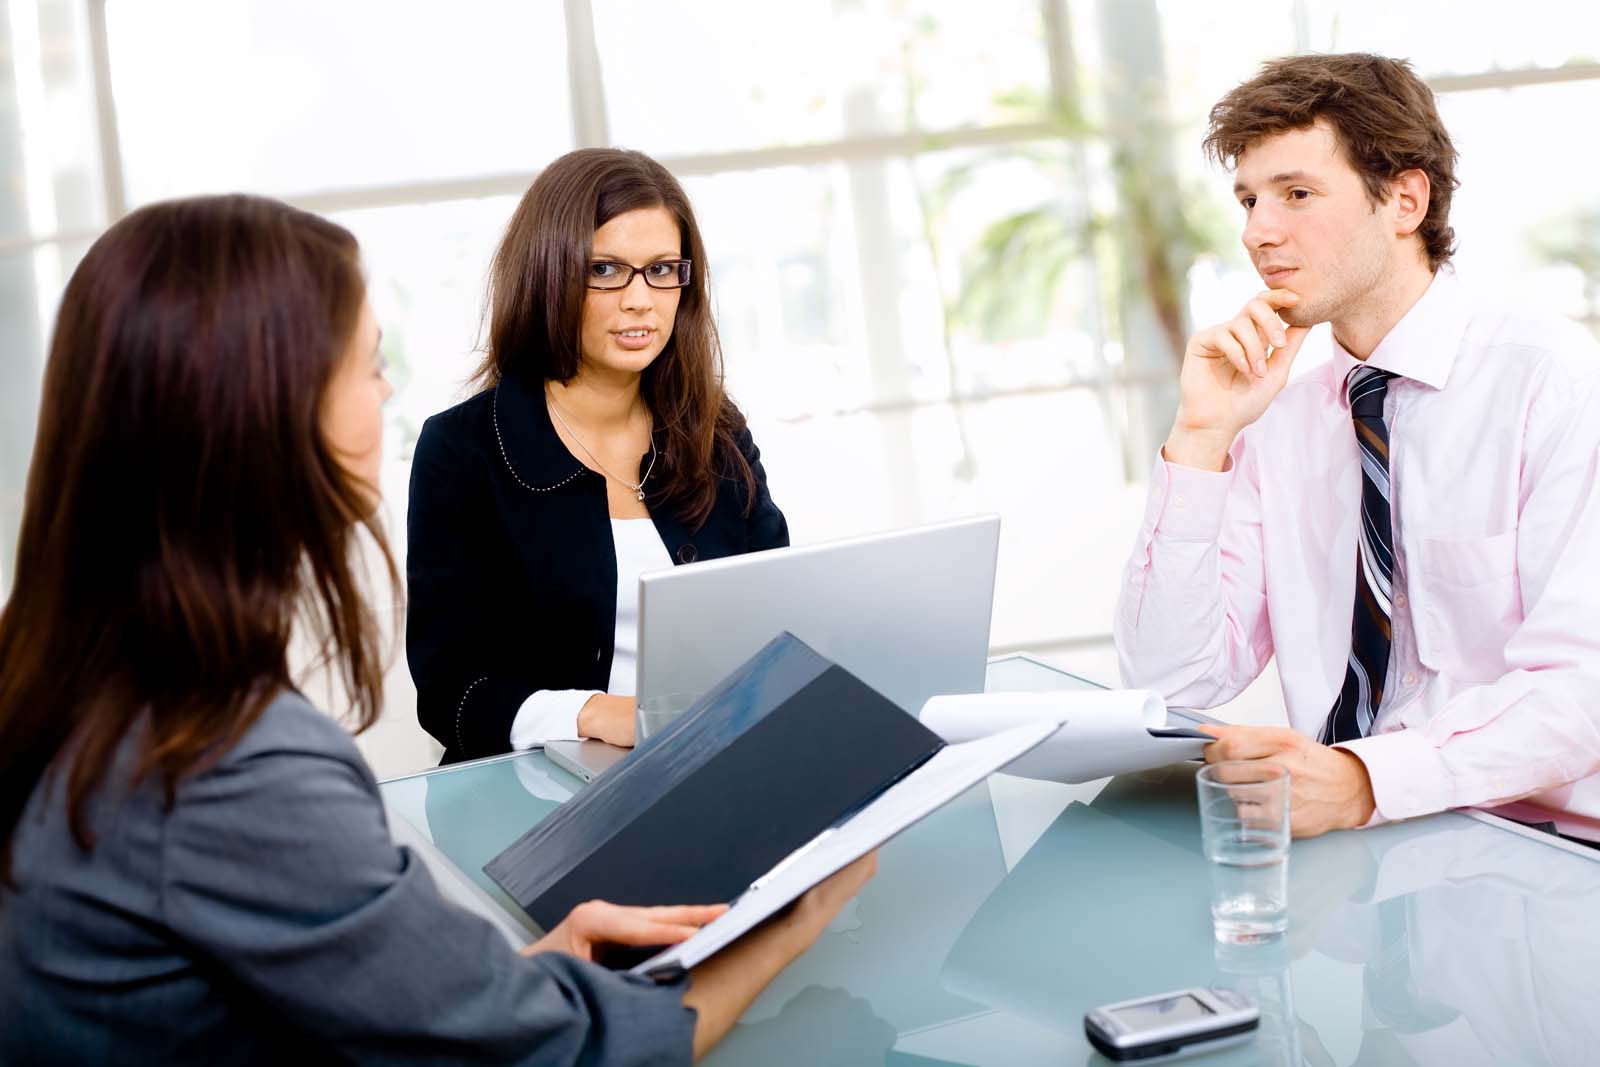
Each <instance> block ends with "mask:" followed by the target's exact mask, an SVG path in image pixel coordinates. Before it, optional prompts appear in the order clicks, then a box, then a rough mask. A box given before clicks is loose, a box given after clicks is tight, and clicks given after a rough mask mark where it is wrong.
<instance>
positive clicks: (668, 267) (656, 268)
mask: <svg viewBox="0 0 1600 1067" xmlns="http://www.w3.org/2000/svg"><path fill="white" fill-rule="evenodd" d="M676 267H677V265H676V264H674V263H652V264H650V265H649V266H648V267H646V268H645V270H646V271H648V272H649V274H650V277H652V278H670V277H671V276H672V273H673V271H674V270H675V269H676Z"/></svg>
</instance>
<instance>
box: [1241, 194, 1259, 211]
mask: <svg viewBox="0 0 1600 1067" xmlns="http://www.w3.org/2000/svg"><path fill="white" fill-rule="evenodd" d="M1239 203H1241V204H1243V205H1244V209H1245V210H1246V211H1249V210H1250V209H1251V208H1253V207H1255V206H1256V198H1255V197H1253V196H1247V197H1244V198H1242V199H1241V200H1240V201H1239Z"/></svg>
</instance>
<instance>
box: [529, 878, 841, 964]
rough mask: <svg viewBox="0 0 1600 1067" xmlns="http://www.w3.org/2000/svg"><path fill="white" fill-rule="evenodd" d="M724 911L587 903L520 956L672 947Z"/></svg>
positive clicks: (583, 955)
mask: <svg viewBox="0 0 1600 1067" xmlns="http://www.w3.org/2000/svg"><path fill="white" fill-rule="evenodd" d="M841 873H842V872H841ZM817 888H818V889H821V888H822V887H821V886H818V887H817ZM727 910H728V906H727V905H726V904H682V905H672V906H668V907H657V908H633V907H625V906H623V905H621V904H611V903H609V902H607V901H604V900H591V901H589V902H588V903H586V904H579V905H578V906H577V907H576V908H573V909H572V911H571V912H570V913H569V914H568V915H567V917H566V918H565V919H563V920H561V922H560V923H559V924H557V925H556V927H555V929H553V930H551V931H550V932H549V933H548V934H546V935H545V936H543V937H541V938H540V939H539V940H537V941H535V942H534V943H533V944H531V945H529V946H528V947H527V948H525V949H523V950H522V953H523V955H525V956H531V955H533V954H534V953H536V952H565V953H567V954H568V955H571V956H576V957H578V958H579V959H581V960H593V959H594V958H595V955H596V953H597V951H601V950H603V949H604V948H605V947H606V946H608V945H622V946H627V947H640V946H645V947H648V946H654V945H676V944H678V943H679V942H680V941H685V940H687V939H688V938H690V937H692V936H693V935H694V934H695V932H696V931H698V930H699V929H700V928H701V927H702V926H704V925H705V924H706V923H708V922H710V921H711V920H713V919H715V918H716V917H717V916H719V915H721V914H722V913H723V912H725V911H727Z"/></svg>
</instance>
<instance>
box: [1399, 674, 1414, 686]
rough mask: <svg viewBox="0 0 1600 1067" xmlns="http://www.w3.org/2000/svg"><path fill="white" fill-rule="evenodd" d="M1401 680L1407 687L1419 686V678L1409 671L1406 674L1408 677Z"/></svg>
mask: <svg viewBox="0 0 1600 1067" xmlns="http://www.w3.org/2000/svg"><path fill="white" fill-rule="evenodd" d="M1400 680H1401V681H1402V682H1404V683H1405V684H1406V685H1416V684H1417V676H1416V675H1415V674H1413V673H1411V672H1410V671H1407V672H1406V676H1405V677H1404V678H1402V679H1400Z"/></svg>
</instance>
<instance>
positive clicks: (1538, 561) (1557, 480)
mask: <svg viewBox="0 0 1600 1067" xmlns="http://www.w3.org/2000/svg"><path fill="white" fill-rule="evenodd" d="M1205 144H1206V149H1207V151H1208V152H1209V153H1210V154H1211V155H1212V156H1213V157H1214V158H1216V159H1217V160H1219V161H1220V162H1222V163H1223V164H1225V165H1228V166H1230V167H1231V168H1232V169H1233V171H1234V174H1235V176H1236V178H1237V182H1236V184H1235V186H1234V189H1235V193H1236V196H1237V198H1238V200H1239V203H1240V204H1241V205H1242V207H1243V209H1244V212H1245V227H1244V233H1243V241H1244V246H1245V248H1246V250H1247V251H1248V252H1249V254H1250V257H1251V260H1252V261H1253V262H1254V264H1255V267H1256V270H1257V272H1258V273H1259V274H1260V275H1261V278H1262V280H1263V281H1264V282H1265V283H1266V285H1267V287H1268V288H1267V290H1266V291H1265V292H1263V293H1261V294H1260V295H1258V296H1257V297H1255V298H1254V299H1252V300H1251V301H1250V302H1249V303H1247V304H1246V305H1245V307H1244V308H1243V310H1241V311H1240V312H1239V314H1238V315H1237V316H1235V317H1234V318H1233V319H1232V320H1230V321H1228V322H1225V323H1223V324H1221V325H1218V326H1212V327H1209V328H1207V329H1203V330H1200V331H1199V332H1197V333H1196V334H1195V335H1194V336H1193V337H1191V338H1190V340H1189V344H1188V348H1187V350H1186V352H1185V354H1184V360H1183V368H1182V372H1181V399H1180V401H1179V410H1178V416H1177V419H1176V420H1175V422H1174V424H1173V428H1172V433H1171V435H1170V436H1169V437H1168V438H1167V441H1166V444H1165V446H1164V447H1163V448H1162V453H1161V456H1160V457H1159V458H1158V459H1157V461H1156V464H1155V470H1154V472H1153V474H1152V477H1151V485H1150V497H1149V502H1148V506H1147V508H1146V514H1145V521H1144V524H1143V526H1142V528H1141V530H1140V532H1139V539H1138V543H1137V544H1136V546H1135V548H1134V552H1133V556H1132V558H1131V559H1130V560H1129V563H1128V568H1127V573H1126V576H1125V581H1124V586H1123V590H1122V596H1121V598H1120V602H1119V604H1118V607H1117V617H1116V626H1115V629H1116V643H1117V650H1118V653H1119V655H1120V657H1121V663H1122V673H1123V679H1124V681H1125V682H1126V683H1127V684H1129V685H1133V686H1139V687H1147V688H1151V689H1154V690H1157V691H1158V692H1161V693H1163V694H1164V695H1165V697H1166V698H1167V700H1168V702H1169V703H1171V704H1174V705H1181V706H1192V707H1213V706H1215V705H1218V704H1221V703H1224V702H1226V701H1228V700H1230V699H1232V698H1233V697H1234V696H1235V695H1237V694H1238V693H1239V692H1240V691H1241V690H1242V689H1243V688H1244V687H1245V686H1247V685H1248V684H1249V683H1250V682H1251V681H1252V680H1253V679H1255V678H1256V677H1257V675H1259V674H1260V672H1261V670H1262V669H1263V668H1264V667H1265V666H1266V664H1267V661H1268V660H1270V659H1271V658H1272V657H1274V656H1276V657H1277V663H1278V673H1279V676H1280V678H1281V680H1282V685H1283V696H1284V704H1285V706H1286V709H1287V713H1288V720H1289V723H1290V727H1289V728H1282V727H1247V726H1228V727H1221V728H1218V729H1216V730H1215V731H1214V732H1215V733H1216V734H1217V737H1218V740H1217V741H1216V743H1214V744H1212V745H1210V746H1209V747H1208V749H1207V759H1209V760H1213V761H1215V760H1224V759H1267V760H1272V761H1274V762H1279V763H1283V764H1285V765H1287V766H1288V767H1289V768H1290V771H1291V780H1292V784H1293V791H1294V797H1293V813H1292V819H1293V829H1294V832H1295V834H1296V836H1301V837H1308V836H1314V835H1316V834H1320V833H1324V832H1326V831H1328V830H1333V829H1339V828H1345V827H1357V826H1363V825H1367V824H1369V823H1371V822H1375V821H1381V820H1386V819H1403V818H1408V817H1410V816H1415V815H1422V814H1425V813H1429V812H1435V811H1441V810H1444V809H1446V808H1455V807H1469V806H1481V807H1494V808H1496V809H1497V810H1498V811H1499V812H1500V813H1501V814H1506V815H1509V816H1510V817H1513V818H1517V819H1520V820H1522V821H1525V822H1533V823H1545V824H1548V823H1554V824H1555V828H1556V829H1558V830H1559V831H1560V832H1561V833H1563V834H1566V835H1569V836H1573V837H1578V838H1582V839H1585V840H1588V841H1600V773H1597V772H1600V499H1597V493H1596V478H1597V473H1600V389H1597V386H1600V348H1597V346H1596V345H1595V343H1594V341H1593V340H1592V339H1591V338H1590V337H1589V336H1588V335H1587V334H1585V333H1584V332H1583V331H1582V330H1580V329H1579V328H1578V327H1577V326H1575V325H1573V324H1571V323H1568V322H1565V321H1563V320H1559V319H1556V318H1553V317H1541V316H1532V315H1527V314H1523V313H1517V312H1512V311H1507V310H1503V309H1498V308H1494V307H1489V306H1485V305H1484V304H1483V303H1481V302H1475V301H1472V300H1469V298H1468V297H1467V296H1466V294H1465V293H1464V292H1463V290H1462V288H1461V286H1460V284H1459V283H1458V282H1457V280H1456V278H1455V275H1454V272H1453V270H1452V268H1451V267H1450V266H1449V258H1450V255H1451V252H1452V251H1453V250H1454V233H1453V232H1452V230H1451V228H1450V224H1449V207H1450V197H1451V194H1452V192H1453V190H1454V188H1455V185H1456V181H1455V177H1454V166H1455V158H1456V153H1455V148H1454V146H1453V145H1452V144H1451V141H1450V136H1449V134H1448V132H1447V131H1446V130H1445V128H1444V125H1443V124H1442V123H1441V122H1440V120H1439V116H1438V113H1437V111H1436V110H1435V108H1434V102H1433V95H1432V93H1431V92H1430V91H1429V89H1428V88H1427V86H1426V85H1424V84H1423V83H1422V82H1421V81H1420V80H1419V79H1418V78H1417V77H1416V76H1415V75H1414V74H1413V73H1412V71H1411V69H1410V67H1409V65H1408V64H1405V63H1403V62H1399V61H1395V60H1390V59H1384V58H1381V57H1377V56H1368V55H1344V56H1326V55H1324V56H1297V57H1293V58H1290V59H1283V60H1278V61H1275V62H1273V63H1269V64H1267V65H1266V67H1264V68H1263V71H1262V73H1261V74H1260V75H1259V76H1258V77H1256V78H1255V79H1254V80H1252V81H1250V82H1247V83H1246V84H1244V85H1242V86H1240V87H1239V88H1237V89H1235V90H1233V91H1232V92H1231V93H1229V94H1228V95H1227V96H1225V97H1224V98H1223V99H1222V100H1221V101H1220V102H1219V103H1218V104H1217V105H1216V107H1215V108H1213V109H1212V112H1211V124H1210V130H1209V132H1208V134H1207V137H1206V142H1205ZM1320 322H1327V323H1330V324H1331V325H1332V328H1333V338H1334V354H1333V358H1332V360H1330V361H1329V363H1328V364H1327V365H1326V366H1324V367H1320V368H1317V369H1316V370H1315V371H1314V372H1312V373H1310V374H1307V375H1305V376H1303V377H1301V378H1299V379H1297V380H1296V381H1295V382H1294V384H1292V385H1289V384H1286V383H1287V382H1288V377H1289V368H1290V366H1291V364H1292V363H1293V362H1294V358H1295V355H1296V353H1298V351H1299V349H1300V346H1301V344H1302V342H1303V341H1304V340H1305V336H1306V333H1307V331H1308V330H1309V329H1310V327H1312V326H1313V325H1315V324H1317V323H1320Z"/></svg>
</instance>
